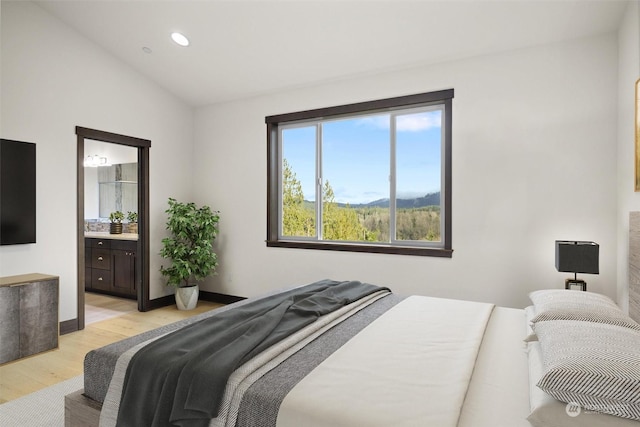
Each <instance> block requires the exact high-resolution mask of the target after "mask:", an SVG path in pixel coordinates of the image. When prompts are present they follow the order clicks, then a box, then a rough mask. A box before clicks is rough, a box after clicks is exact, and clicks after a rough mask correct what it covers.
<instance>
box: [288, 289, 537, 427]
mask: <svg viewBox="0 0 640 427" xmlns="http://www.w3.org/2000/svg"><path fill="white" fill-rule="evenodd" d="M493 308H494V306H493V305H492V304H484V303H475V302H469V301H458V300H448V299H440V298H429V297H421V296H412V297H409V298H407V299H406V300H404V301H402V302H401V303H399V304H398V305H396V306H395V307H393V308H392V309H390V310H389V311H388V312H386V313H385V314H383V315H382V316H381V317H379V318H378V319H377V320H375V321H374V322H372V323H371V324H370V325H369V326H367V327H366V328H365V329H364V330H363V331H361V332H360V333H359V334H358V335H357V336H355V337H354V338H352V339H351V340H350V341H349V342H347V343H346V344H345V345H344V346H342V347H341V348H340V349H339V350H338V351H336V352H335V353H334V354H333V355H331V356H330V357H329V358H327V359H326V360H325V361H324V362H323V363H321V364H320V365H319V366H318V367H317V368H316V369H314V370H313V371H312V372H311V373H310V374H309V375H307V376H306V377H305V378H304V379H303V380H302V381H301V382H300V383H299V384H298V385H297V386H295V387H294V389H293V390H292V391H291V392H290V393H289V394H288V395H287V397H286V398H285V400H284V402H283V403H282V405H281V407H280V412H279V413H278V423H277V425H278V427H298V426H305V427H325V426H328V425H330V426H333V427H338V426H385V427H386V426H438V427H456V426H457V425H458V419H459V417H460V414H461V412H462V405H463V403H464V400H465V396H466V395H467V389H468V386H469V381H470V379H471V376H472V374H473V370H474V365H475V362H476V358H477V356H478V352H479V349H480V345H481V343H482V339H483V336H484V332H485V327H486V325H487V323H488V321H489V318H490V317H491V312H492V310H493ZM521 312H522V311H521ZM522 316H524V315H522ZM522 322H523V317H521V318H520V322H518V330H519V331H520V333H522V332H521V331H522ZM517 342H520V343H521V342H522V341H521V337H520V339H519V340H517ZM522 369H523V374H524V375H525V377H526V376H527V373H526V372H527V369H526V364H525V366H524V368H522ZM480 388H482V387H480ZM525 392H526V386H525ZM526 402H527V403H528V400H527V401H526ZM527 409H528V408H527ZM522 416H523V417H524V416H526V413H524V414H522ZM469 425H471V424H469ZM473 425H474V426H478V424H475V423H474V424H473ZM496 425H499V424H493V426H496ZM503 425H507V424H503Z"/></svg>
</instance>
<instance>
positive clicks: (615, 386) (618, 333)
mask: <svg viewBox="0 0 640 427" xmlns="http://www.w3.org/2000/svg"><path fill="white" fill-rule="evenodd" d="M533 330H534V332H535V333H536V335H537V336H538V341H539V342H540V346H541V349H542V360H543V363H544V373H543V375H542V377H541V378H540V380H539V381H538V383H537V385H538V387H540V389H542V390H543V391H545V392H546V393H548V394H550V395H551V396H553V397H555V398H556V399H558V400H560V401H562V402H565V403H572V402H575V403H577V404H579V405H580V406H581V407H582V408H584V409H587V410H591V411H598V412H603V413H606V414H611V415H617V416H620V417H623V418H629V419H634V420H639V421H640V331H636V330H634V329H629V328H623V327H619V326H615V325H608V324H603V323H592V322H583V321H576V320H553V321H545V322H537V323H535V324H534V325H533Z"/></svg>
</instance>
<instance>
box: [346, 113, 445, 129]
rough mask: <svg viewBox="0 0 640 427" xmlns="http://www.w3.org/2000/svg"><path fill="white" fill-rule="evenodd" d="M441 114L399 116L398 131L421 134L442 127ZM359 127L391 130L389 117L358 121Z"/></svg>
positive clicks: (373, 117) (372, 117)
mask: <svg viewBox="0 0 640 427" xmlns="http://www.w3.org/2000/svg"><path fill="white" fill-rule="evenodd" d="M440 118H441V112H440V111H428V112H424V113H417V114H410V115H404V116H398V121H397V123H396V129H397V130H398V131H400V132H419V131H423V130H428V129H432V128H436V127H439V126H440V125H441V120H440ZM357 123H358V125H359V126H366V127H371V128H375V129H389V116H387V115H382V116H370V117H363V118H362V119H359V120H358V122H357Z"/></svg>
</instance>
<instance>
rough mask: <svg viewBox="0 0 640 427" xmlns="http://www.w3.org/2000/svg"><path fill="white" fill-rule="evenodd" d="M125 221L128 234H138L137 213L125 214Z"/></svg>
mask: <svg viewBox="0 0 640 427" xmlns="http://www.w3.org/2000/svg"><path fill="white" fill-rule="evenodd" d="M127 221H129V224H128V226H127V229H128V230H129V233H138V213H137V212H131V211H129V212H127Z"/></svg>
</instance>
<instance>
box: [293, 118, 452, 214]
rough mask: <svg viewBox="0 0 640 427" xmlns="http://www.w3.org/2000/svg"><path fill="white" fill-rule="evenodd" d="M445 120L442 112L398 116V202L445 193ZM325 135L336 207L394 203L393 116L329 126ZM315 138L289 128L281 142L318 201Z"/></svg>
mask: <svg viewBox="0 0 640 427" xmlns="http://www.w3.org/2000/svg"><path fill="white" fill-rule="evenodd" d="M441 117H442V112H441V110H440V109H437V110H431V111H424V112H419V113H412V114H404V115H398V116H396V117H395V120H396V164H397V171H396V177H397V190H396V191H397V195H398V196H397V197H398V198H413V197H421V196H424V195H426V194H428V193H433V192H436V191H439V190H440V182H441V168H440V163H441V135H442V131H441V129H442V127H441ZM321 133H322V144H321V150H322V156H321V157H322V162H321V163H322V178H323V180H324V181H326V180H328V181H329V183H330V185H331V187H332V188H333V191H334V194H335V200H336V202H339V203H351V204H359V203H368V202H372V201H374V200H379V199H385V198H389V191H390V190H389V175H390V140H391V138H390V133H391V130H390V115H389V114H388V113H387V114H376V115H371V116H366V117H358V118H343V119H337V120H328V121H324V122H323V123H322V130H321ZM315 134H316V127H315V126H306V127H295V128H284V129H283V136H282V139H281V140H282V153H283V157H284V158H285V159H286V160H287V162H288V163H289V165H290V166H291V168H292V170H293V172H294V173H295V174H296V177H297V179H298V180H299V181H300V182H301V184H302V189H303V192H304V197H305V200H310V201H313V200H315V185H314V184H315V163H316V143H315V140H316V138H315ZM324 181H323V182H324Z"/></svg>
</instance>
